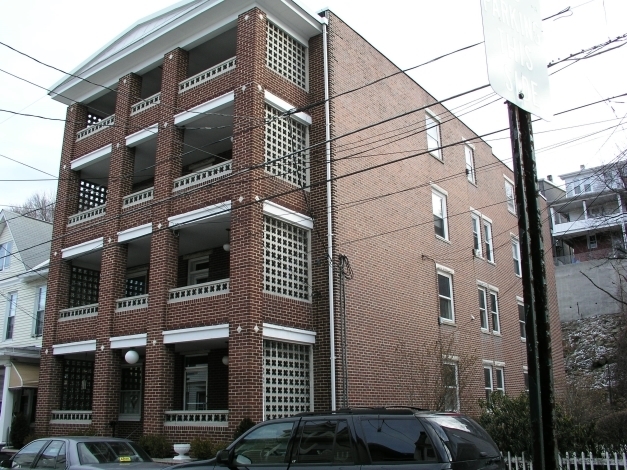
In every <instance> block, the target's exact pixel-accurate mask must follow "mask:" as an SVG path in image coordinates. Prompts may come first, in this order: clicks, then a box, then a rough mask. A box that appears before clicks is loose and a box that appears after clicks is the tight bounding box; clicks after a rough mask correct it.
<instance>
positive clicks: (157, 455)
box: [139, 434, 174, 459]
mask: <svg viewBox="0 0 627 470" xmlns="http://www.w3.org/2000/svg"><path fill="white" fill-rule="evenodd" d="M139 445H140V446H141V447H143V448H144V450H145V451H146V452H148V455H150V456H151V457H152V458H153V459H165V458H168V457H172V456H173V455H174V451H173V450H172V444H170V443H169V442H168V440H167V439H166V437H165V436H163V435H161V434H145V435H143V436H142V437H140V438H139Z"/></svg>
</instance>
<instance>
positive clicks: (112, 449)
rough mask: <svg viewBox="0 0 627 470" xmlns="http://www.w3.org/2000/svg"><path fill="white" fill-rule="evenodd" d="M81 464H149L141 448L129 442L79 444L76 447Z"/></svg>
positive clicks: (147, 457) (149, 460)
mask: <svg viewBox="0 0 627 470" xmlns="http://www.w3.org/2000/svg"><path fill="white" fill-rule="evenodd" d="M76 448H77V451H78V458H79V460H80V461H81V464H83V465H85V464H96V463H119V462H151V461H152V459H151V458H150V457H149V456H148V454H146V452H144V451H143V450H142V449H141V448H139V447H137V446H135V445H134V444H132V443H130V442H120V441H101V442H79V443H78V444H77V445H76Z"/></svg>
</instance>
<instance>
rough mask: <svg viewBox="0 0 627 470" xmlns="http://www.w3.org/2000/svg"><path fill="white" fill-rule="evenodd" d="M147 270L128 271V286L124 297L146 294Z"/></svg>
mask: <svg viewBox="0 0 627 470" xmlns="http://www.w3.org/2000/svg"><path fill="white" fill-rule="evenodd" d="M147 274H148V273H147V272H146V271H135V272H132V273H126V286H125V294H124V297H135V296H138V295H144V294H145V293H146V289H147V287H148V282H147V281H148V276H147Z"/></svg>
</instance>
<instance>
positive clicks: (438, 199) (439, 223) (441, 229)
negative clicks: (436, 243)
mask: <svg viewBox="0 0 627 470" xmlns="http://www.w3.org/2000/svg"><path fill="white" fill-rule="evenodd" d="M431 201H432V203H433V225H434V227H435V234H436V235H437V236H438V237H441V238H444V239H445V240H448V220H447V216H446V195H445V194H443V193H441V192H439V191H436V190H433V192H432V193H431Z"/></svg>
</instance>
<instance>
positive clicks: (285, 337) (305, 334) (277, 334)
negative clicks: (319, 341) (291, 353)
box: [263, 323, 316, 344]
mask: <svg viewBox="0 0 627 470" xmlns="http://www.w3.org/2000/svg"><path fill="white" fill-rule="evenodd" d="M263 337H264V338H266V339H276V340H278V341H289V342H290V343H301V344H315V343H316V332H315V331H309V330H301V329H299V328H290V327H288V326H280V325H273V324H271V323H264V324H263Z"/></svg>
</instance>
